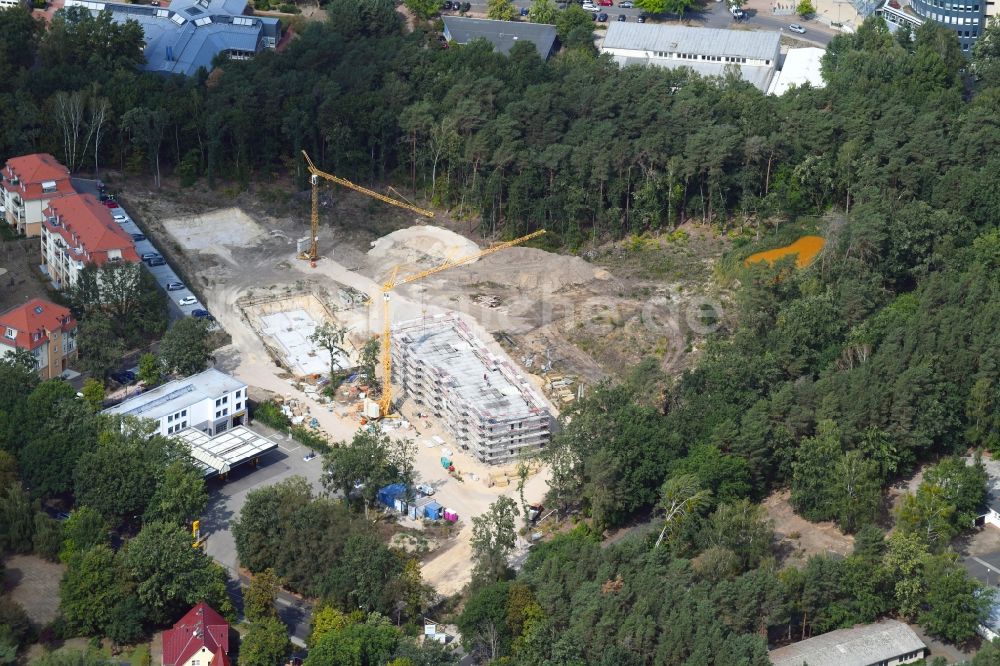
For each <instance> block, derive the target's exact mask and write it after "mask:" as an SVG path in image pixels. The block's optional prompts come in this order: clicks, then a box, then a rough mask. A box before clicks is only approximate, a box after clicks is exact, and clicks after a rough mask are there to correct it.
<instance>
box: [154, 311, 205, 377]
mask: <svg viewBox="0 0 1000 666" xmlns="http://www.w3.org/2000/svg"><path fill="white" fill-rule="evenodd" d="M211 358H212V354H211V352H210V351H209V349H208V322H207V321H205V320H204V319H199V318H197V317H184V318H183V319H181V320H179V321H178V322H177V323H176V324H174V325H173V327H172V328H171V329H170V330H168V331H167V334H166V335H164V336H163V340H162V341H161V342H160V360H161V361H163V364H164V365H165V366H166V367H167V368H169V369H170V371H171V372H176V373H178V374H181V375H184V376H187V375H193V374H196V373H199V372H201V371H202V370H204V369H205V368H206V367H207V366H208V362H209V361H210V360H211Z"/></svg>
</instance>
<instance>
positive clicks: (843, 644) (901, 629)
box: [767, 620, 928, 666]
mask: <svg viewBox="0 0 1000 666" xmlns="http://www.w3.org/2000/svg"><path fill="white" fill-rule="evenodd" d="M927 652H928V651H927V646H926V645H924V642H923V641H922V640H920V637H919V636H917V634H916V633H915V632H914V631H913V630H912V629H910V628H909V627H908V626H907V625H906V624H904V623H902V622H900V621H898V620H882V621H881V622H876V623H875V624H865V625H860V626H857V627H853V628H851V629H837V630H836V631H829V632H827V633H825V634H820V635H819V636H813V637H812V638H807V639H805V640H804V641H799V642H798V643H792V644H791V645H786V646H785V647H782V648H778V649H777V650H771V651H770V652H768V653H767V656H768V658H769V659H770V660H771V663H772V664H773V665H774V666H803V664H808V665H809V666H873V665H875V664H877V665H878V666H896V664H910V663H913V662H915V661H920V660H921V659H923V658H924V657H925V656H926V655H927Z"/></svg>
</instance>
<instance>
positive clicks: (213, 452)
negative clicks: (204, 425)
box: [171, 426, 278, 477]
mask: <svg viewBox="0 0 1000 666" xmlns="http://www.w3.org/2000/svg"><path fill="white" fill-rule="evenodd" d="M171 436H172V437H173V438H174V439H176V440H178V441H180V442H183V443H184V444H186V445H187V447H188V449H189V451H190V453H191V457H192V458H194V460H195V463H196V464H197V465H198V467H200V468H201V469H202V471H203V472H204V473H205V476H206V477H209V476H215V475H217V474H227V473H228V472H229V470H231V469H232V468H234V467H236V466H237V465H241V464H243V463H245V462H247V461H248V460H253V459H254V458H256V457H258V456H261V455H263V454H264V453H267V452H268V451H271V450H273V449H276V448H278V444H277V442H275V441H273V440H271V439H269V438H267V437H265V436H264V435H261V434H260V433H257V432H254V431H253V430H251V429H250V428H247V427H246V426H236V427H235V428H230V429H229V430H226V431H225V432H220V433H219V434H218V435H215V436H214V437H210V436H209V435H206V434H205V433H203V432H202V431H201V430H197V429H196V428H187V429H185V430H181V431H180V432H179V433H177V434H175V435H171Z"/></svg>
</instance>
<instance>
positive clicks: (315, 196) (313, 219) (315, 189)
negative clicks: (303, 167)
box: [301, 150, 434, 266]
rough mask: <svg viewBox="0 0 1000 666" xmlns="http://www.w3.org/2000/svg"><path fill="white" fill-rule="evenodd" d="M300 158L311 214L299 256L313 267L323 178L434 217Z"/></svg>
mask: <svg viewBox="0 0 1000 666" xmlns="http://www.w3.org/2000/svg"><path fill="white" fill-rule="evenodd" d="M302 156H303V157H305V158H306V164H307V165H308V167H307V168H308V170H309V174H310V177H309V182H310V184H311V186H312V214H311V215H310V218H309V249H308V250H307V251H306V252H303V253H302V255H301V258H302V259H306V260H308V261H309V262H310V263H312V265H313V266H315V265H316V260H317V259H319V243H318V240H317V236H318V234H319V179H320V178H323V179H326V180H328V181H330V182H331V183H336V184H337V185H341V186H343V187H346V188H347V189H349V190H354V191H355V192H359V193H361V194H364V195H365V196H369V197H372V198H373V199H378V200H379V201H384V202H385V203H387V204H390V205H393V206H397V207H399V208H403V209H405V210H409V211H412V212H414V213H416V214H418V215H423V216H424V217H434V212H433V211H429V210H424V209H423V208H419V207H417V206H414V205H413V204H410V203H407V202H405V201H400V200H399V199H393V198H392V197H387V196H386V195H384V194H380V193H378V192H376V191H374V190H369V189H368V188H367V187H361V186H360V185H355V184H354V183H352V182H351V181H349V180H347V179H346V178H341V177H339V176H334V175H333V174H332V173H327V172H325V171H322V170H320V169H318V168H317V167H316V165H315V164H313V161H312V160H311V159H310V158H309V154H308V153H306V151H304V150H303V151H302Z"/></svg>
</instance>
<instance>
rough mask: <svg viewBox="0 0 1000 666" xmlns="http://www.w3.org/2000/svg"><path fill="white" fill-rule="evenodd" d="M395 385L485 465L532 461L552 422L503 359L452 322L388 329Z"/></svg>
mask: <svg viewBox="0 0 1000 666" xmlns="http://www.w3.org/2000/svg"><path fill="white" fill-rule="evenodd" d="M392 349H393V356H394V358H393V368H394V369H395V370H396V376H395V382H394V383H395V385H396V386H398V387H399V388H400V389H401V390H402V391H403V392H404V393H405V394H406V395H408V396H409V397H411V398H412V399H413V400H414V402H416V403H417V404H418V405H421V406H422V407H427V408H428V409H429V410H430V411H431V413H432V414H433V415H434V416H435V417H437V418H439V419H441V420H442V422H443V423H444V425H445V428H446V429H447V430H448V432H449V433H450V434H451V435H452V437H454V440H455V443H456V444H458V446H459V447H461V448H462V449H463V450H465V451H469V452H470V453H471V454H472V455H473V456H475V457H476V459H477V460H479V461H480V462H483V463H487V464H503V463H511V462H516V460H517V459H518V458H522V459H523V458H527V457H529V456H534V455H537V454H538V453H539V452H540V451H541V449H542V448H544V446H545V445H546V444H547V443H548V441H549V435H550V433H551V430H552V426H553V421H554V419H553V415H552V414H551V413H550V411H549V409H548V407H547V406H546V405H545V404H544V402H543V400H542V397H541V396H540V395H539V394H538V393H537V392H536V391H535V389H534V388H533V387H532V386H531V384H530V383H529V382H528V381H527V380H526V379H525V378H524V377H523V376H522V375H521V374H520V372H519V371H518V370H517V369H516V368H515V367H514V365H513V364H512V363H511V361H510V359H509V358H507V357H506V355H504V354H494V353H491V352H490V351H489V350H488V349H487V348H486V346H485V345H484V344H483V343H482V342H481V341H480V340H479V339H478V338H476V336H475V335H474V334H473V333H472V331H471V330H470V328H469V326H468V325H466V324H465V323H464V322H463V321H462V320H461V319H460V318H459V317H457V316H455V315H441V316H437V317H430V318H428V317H423V318H420V319H416V320H412V321H408V322H401V323H399V324H397V325H395V326H394V327H393V346H392Z"/></svg>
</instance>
